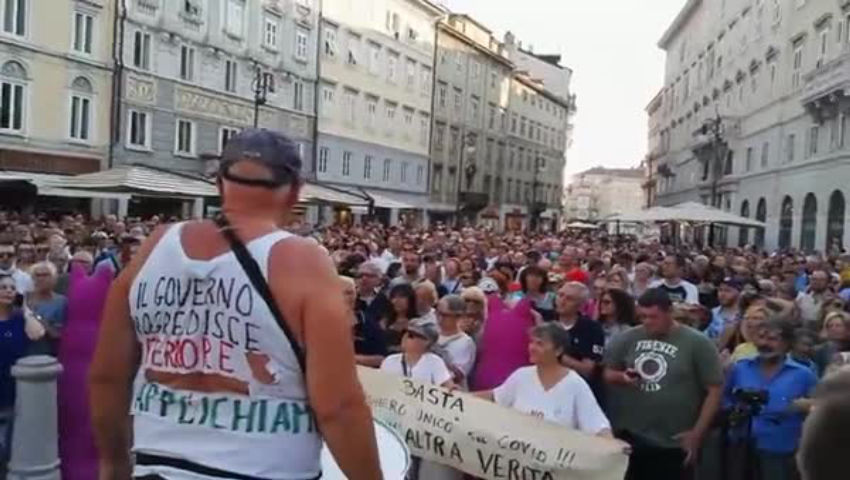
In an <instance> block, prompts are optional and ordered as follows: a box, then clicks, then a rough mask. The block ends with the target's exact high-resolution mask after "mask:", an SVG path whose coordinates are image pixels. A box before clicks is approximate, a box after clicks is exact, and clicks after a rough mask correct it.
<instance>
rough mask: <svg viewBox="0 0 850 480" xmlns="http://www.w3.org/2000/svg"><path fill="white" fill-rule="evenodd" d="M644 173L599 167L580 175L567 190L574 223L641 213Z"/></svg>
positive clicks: (634, 170) (568, 207)
mask: <svg viewBox="0 0 850 480" xmlns="http://www.w3.org/2000/svg"><path fill="white" fill-rule="evenodd" d="M643 179H644V171H643V170H642V169H639V168H603V167H596V168H591V169H590V170H586V171H584V172H581V173H578V174H576V175H574V176H573V178H572V181H571V182H570V183H569V185H567V188H566V198H565V203H566V215H567V218H568V219H569V220H570V221H573V220H581V221H598V220H603V219H605V218H607V217H610V216H611V215H616V214H620V213H630V212H634V211H637V210H640V209H641V206H642V205H643V202H644V196H643V195H644V194H643V191H642V189H641V185H642V183H643Z"/></svg>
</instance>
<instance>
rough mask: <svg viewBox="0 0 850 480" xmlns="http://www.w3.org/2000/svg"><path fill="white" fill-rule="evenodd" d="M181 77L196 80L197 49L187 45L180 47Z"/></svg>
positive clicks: (188, 80) (189, 80)
mask: <svg viewBox="0 0 850 480" xmlns="http://www.w3.org/2000/svg"><path fill="white" fill-rule="evenodd" d="M180 79H181V80H186V81H187V82H191V81H193V80H195V49H194V48H192V47H189V46H186V45H183V46H182V47H180Z"/></svg>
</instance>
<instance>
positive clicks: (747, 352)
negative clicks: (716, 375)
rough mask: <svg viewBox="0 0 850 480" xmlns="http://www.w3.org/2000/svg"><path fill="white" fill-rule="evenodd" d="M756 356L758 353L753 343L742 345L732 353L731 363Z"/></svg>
mask: <svg viewBox="0 0 850 480" xmlns="http://www.w3.org/2000/svg"><path fill="white" fill-rule="evenodd" d="M758 354H759V351H758V349H757V348H756V346H755V344H754V343H753V342H746V343H742V344H740V345H738V346H737V347H736V348H735V351H734V352H732V363H734V362H737V361H738V360H743V359H745V358H753V357H755V356H756V355H758Z"/></svg>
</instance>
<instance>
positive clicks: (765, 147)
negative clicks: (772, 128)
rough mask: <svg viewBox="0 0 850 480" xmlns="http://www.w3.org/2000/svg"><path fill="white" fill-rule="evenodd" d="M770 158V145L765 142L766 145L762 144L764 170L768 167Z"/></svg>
mask: <svg viewBox="0 0 850 480" xmlns="http://www.w3.org/2000/svg"><path fill="white" fill-rule="evenodd" d="M769 157H770V144H769V143H767V142H764V144H762V146H761V166H762V168H766V167H767V162H768V159H769Z"/></svg>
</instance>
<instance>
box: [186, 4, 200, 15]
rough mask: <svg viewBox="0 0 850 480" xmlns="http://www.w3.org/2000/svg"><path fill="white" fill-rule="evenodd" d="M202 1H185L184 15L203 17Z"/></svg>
mask: <svg viewBox="0 0 850 480" xmlns="http://www.w3.org/2000/svg"><path fill="white" fill-rule="evenodd" d="M200 1H201V0H183V13H185V14H186V15H188V16H190V17H198V16H200V15H201V4H200Z"/></svg>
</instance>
